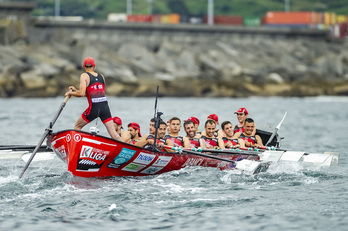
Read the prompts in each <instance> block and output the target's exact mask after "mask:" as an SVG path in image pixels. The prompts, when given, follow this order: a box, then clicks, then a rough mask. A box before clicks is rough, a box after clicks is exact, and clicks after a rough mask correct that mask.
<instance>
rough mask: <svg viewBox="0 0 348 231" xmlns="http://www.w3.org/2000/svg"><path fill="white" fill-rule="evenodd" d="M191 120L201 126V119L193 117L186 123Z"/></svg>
mask: <svg viewBox="0 0 348 231" xmlns="http://www.w3.org/2000/svg"><path fill="white" fill-rule="evenodd" d="M188 120H191V121H192V122H193V123H195V124H198V125H199V119H198V118H197V117H193V116H191V117H190V118H188V119H187V120H185V121H188Z"/></svg>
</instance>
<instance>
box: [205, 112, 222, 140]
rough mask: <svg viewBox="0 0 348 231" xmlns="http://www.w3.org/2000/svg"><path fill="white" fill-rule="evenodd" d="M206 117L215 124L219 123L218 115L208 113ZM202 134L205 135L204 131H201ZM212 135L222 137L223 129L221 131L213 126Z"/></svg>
mask: <svg viewBox="0 0 348 231" xmlns="http://www.w3.org/2000/svg"><path fill="white" fill-rule="evenodd" d="M207 119H208V120H214V121H215V124H219V117H218V116H217V115H216V114H210V115H208V117H207ZM202 135H203V136H205V135H206V133H205V131H203V132H202ZM214 135H215V136H216V137H223V136H225V134H224V133H223V131H222V130H219V129H218V128H215V131H214Z"/></svg>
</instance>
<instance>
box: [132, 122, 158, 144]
mask: <svg viewBox="0 0 348 231" xmlns="http://www.w3.org/2000/svg"><path fill="white" fill-rule="evenodd" d="M155 123H156V119H155V118H151V120H150V127H149V133H150V134H148V135H145V136H142V137H141V139H140V140H138V141H136V142H135V143H134V145H135V146H139V147H144V146H145V145H146V144H147V140H146V139H147V137H148V136H149V135H152V137H155V133H156V128H155Z"/></svg>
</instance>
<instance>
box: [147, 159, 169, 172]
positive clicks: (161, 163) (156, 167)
mask: <svg viewBox="0 0 348 231" xmlns="http://www.w3.org/2000/svg"><path fill="white" fill-rule="evenodd" d="M171 159H172V157H171V156H159V157H158V158H157V160H156V161H155V162H154V163H153V164H152V165H151V166H150V167H148V168H146V169H144V170H143V171H141V173H144V174H155V173H157V172H159V171H161V170H162V169H163V168H164V167H165V166H167V165H168V164H169V162H170V161H171Z"/></svg>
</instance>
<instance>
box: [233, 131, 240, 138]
mask: <svg viewBox="0 0 348 231" xmlns="http://www.w3.org/2000/svg"><path fill="white" fill-rule="evenodd" d="M241 134H242V133H241V132H236V133H234V135H233V137H232V139H238V138H239V137H240V135H241Z"/></svg>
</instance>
